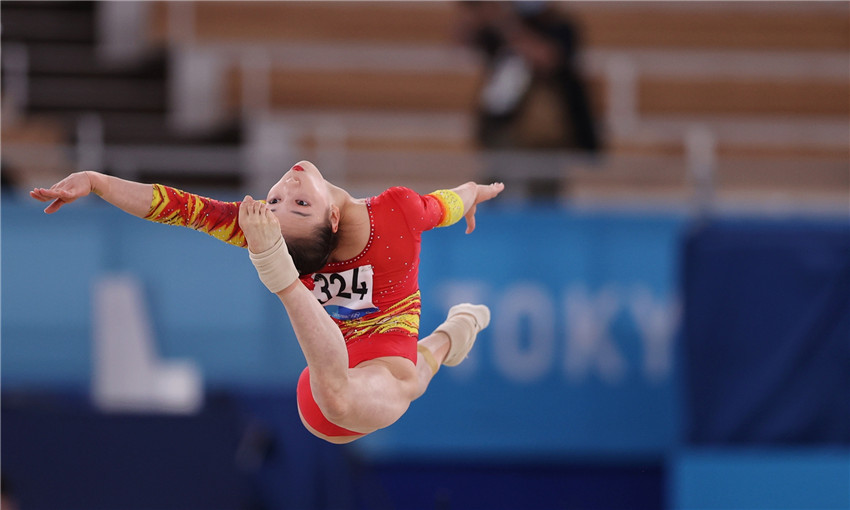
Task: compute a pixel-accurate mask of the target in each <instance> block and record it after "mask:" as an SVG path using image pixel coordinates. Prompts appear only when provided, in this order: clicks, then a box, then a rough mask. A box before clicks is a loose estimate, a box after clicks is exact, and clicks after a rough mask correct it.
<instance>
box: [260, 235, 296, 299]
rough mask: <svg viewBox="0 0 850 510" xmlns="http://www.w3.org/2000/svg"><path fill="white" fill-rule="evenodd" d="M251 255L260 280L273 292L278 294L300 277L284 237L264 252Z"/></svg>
mask: <svg viewBox="0 0 850 510" xmlns="http://www.w3.org/2000/svg"><path fill="white" fill-rule="evenodd" d="M249 253H250V252H249ZM250 255H251V262H253V264H254V267H255V268H257V274H258V275H259V276H260V281H261V282H263V283H264V284H265V286H266V287H268V289H269V290H270V291H272V292H273V293H275V294H277V293H278V292H280V291H282V290H283V289H285V288H287V287H289V286H290V285H292V282H294V281H295V280H297V279H298V276H299V275H298V270H297V269H295V263H294V262H293V261H292V257H291V256H290V255H289V251H288V250H287V249H286V243H284V242H283V237H280V238H279V239H278V240H277V242H276V243H275V244H274V246H272V247H271V248H269V249H268V250H266V251H264V252H263V253H251V254H250Z"/></svg>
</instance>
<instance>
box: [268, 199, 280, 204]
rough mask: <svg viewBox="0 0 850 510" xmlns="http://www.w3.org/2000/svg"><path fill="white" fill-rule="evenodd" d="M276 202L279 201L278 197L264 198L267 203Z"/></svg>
mask: <svg viewBox="0 0 850 510" xmlns="http://www.w3.org/2000/svg"><path fill="white" fill-rule="evenodd" d="M278 202H280V199H277V198H270V199H268V200H266V203H267V204H276V203H278Z"/></svg>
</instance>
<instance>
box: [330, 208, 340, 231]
mask: <svg viewBox="0 0 850 510" xmlns="http://www.w3.org/2000/svg"><path fill="white" fill-rule="evenodd" d="M330 220H331V230H333V232H334V233H336V232H337V231H338V230H339V207H337V206H336V204H331V210H330Z"/></svg>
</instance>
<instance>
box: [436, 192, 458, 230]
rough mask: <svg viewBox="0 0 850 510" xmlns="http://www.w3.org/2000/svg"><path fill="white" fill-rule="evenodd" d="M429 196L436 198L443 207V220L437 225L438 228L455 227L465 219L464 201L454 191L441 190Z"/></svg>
mask: <svg viewBox="0 0 850 510" xmlns="http://www.w3.org/2000/svg"><path fill="white" fill-rule="evenodd" d="M428 196H431V197H434V198H436V199H437V200H438V201H439V202H440V204H441V205H442V206H443V218H442V219H441V220H440V223H438V224H437V226H438V227H448V226H449V225H454V224H455V223H457V222H458V221H460V219H461V218H463V200H462V199H461V198H460V195H458V194H457V193H455V192H454V191H451V190H447V189H440V190H437V191H434V192H433V193H429V194H428Z"/></svg>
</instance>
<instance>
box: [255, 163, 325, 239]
mask: <svg viewBox="0 0 850 510" xmlns="http://www.w3.org/2000/svg"><path fill="white" fill-rule="evenodd" d="M266 203H267V204H268V208H269V210H271V212H272V213H274V215H275V216H276V217H277V219H278V221H279V222H280V230H281V232H282V233H283V238H284V239H287V238H292V239H303V238H306V237H309V236H310V235H311V234H312V233H313V232H314V231H315V229H316V228H317V227H318V226H319V225H325V224H327V222H328V219H329V218H331V217H332V213H333V211H334V210H335V209H336V206H335V205H333V203H332V200H331V195H330V189H329V186H328V182H327V181H325V179H324V178H323V177H322V174H321V173H320V172H319V169H318V168H316V166H315V165H314V164H313V163H310V162H309V161H299V162H298V163H296V164H295V165H294V166H293V167H292V168H291V169H290V170H289V171H288V172H286V173H285V174H283V177H281V179H280V180H279V181H278V182H277V184H275V185H274V186H272V188H271V189H270V190H269V194H268V197H266ZM332 226H333V229H334V231H335V230H336V222H332Z"/></svg>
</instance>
